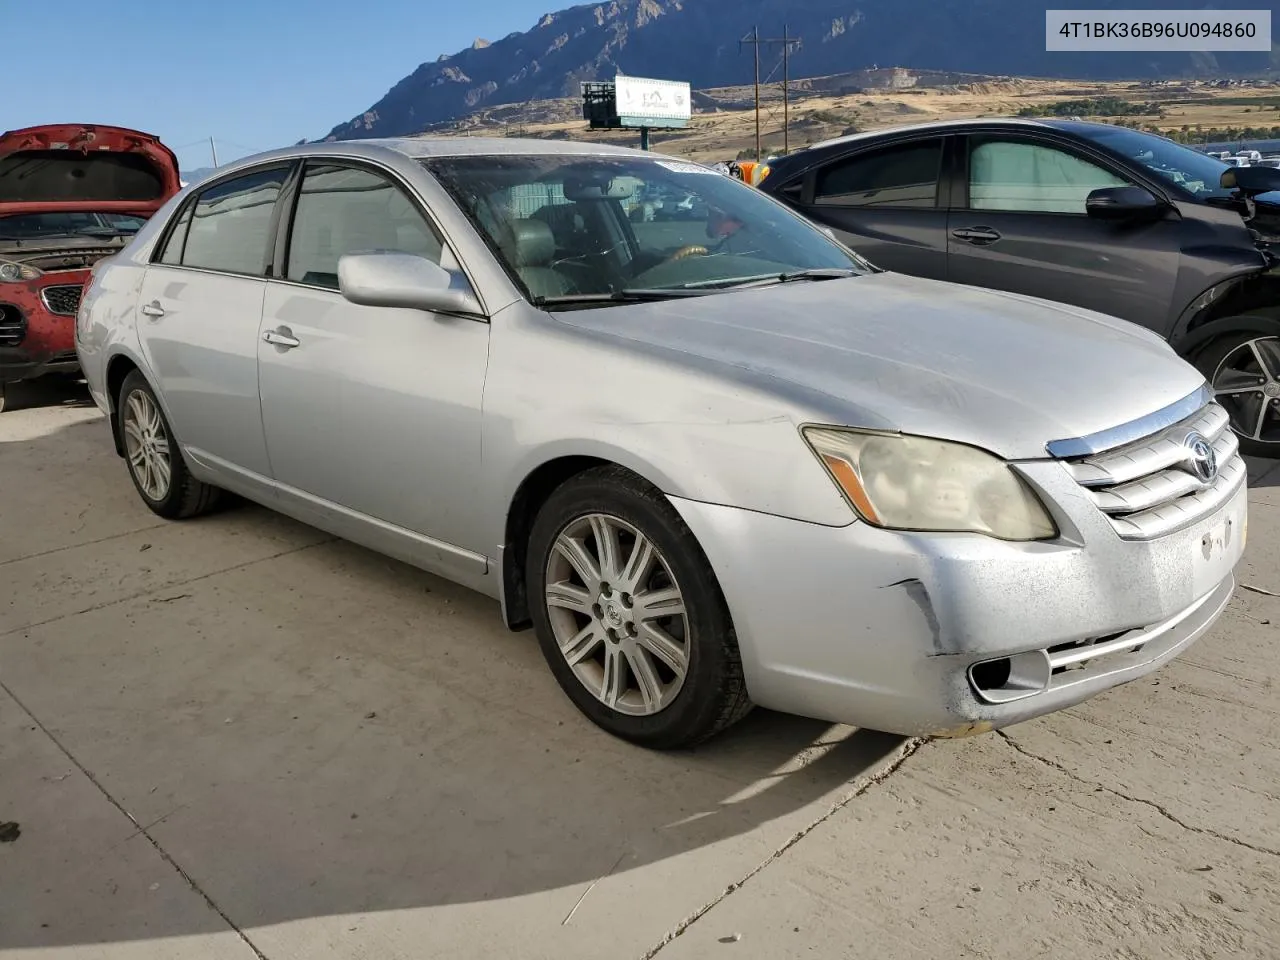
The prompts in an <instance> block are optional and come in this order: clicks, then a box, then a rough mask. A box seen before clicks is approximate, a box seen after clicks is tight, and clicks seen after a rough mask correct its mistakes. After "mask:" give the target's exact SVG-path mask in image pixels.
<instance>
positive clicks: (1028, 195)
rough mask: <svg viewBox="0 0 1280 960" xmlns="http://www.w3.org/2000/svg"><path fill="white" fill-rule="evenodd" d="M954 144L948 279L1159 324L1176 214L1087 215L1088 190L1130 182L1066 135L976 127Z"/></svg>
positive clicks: (1173, 253)
mask: <svg viewBox="0 0 1280 960" xmlns="http://www.w3.org/2000/svg"><path fill="white" fill-rule="evenodd" d="M961 144H962V151H961V161H962V162H961V171H960V176H959V177H958V181H959V183H958V186H957V189H956V190H955V191H954V193H955V203H954V204H953V209H952V210H951V212H950V216H949V218H948V228H949V237H948V247H947V249H948V265H947V269H948V278H949V279H951V280H954V281H956V282H958V283H967V284H972V285H974V286H979V287H993V288H995V289H997V290H1009V291H1011V292H1013V293H1024V294H1029V295H1031V296H1035V297H1043V298H1045V299H1047V300H1056V301H1059V302H1061V303H1069V304H1074V305H1075V306H1079V307H1085V308H1088V309H1090V310H1098V311H1100V312H1102V313H1107V314H1112V315H1113V316H1118V317H1122V318H1123V319H1126V320H1131V321H1134V322H1136V323H1141V324H1143V325H1144V326H1147V327H1151V328H1153V329H1161V328H1163V325H1164V324H1165V322H1166V319H1167V317H1168V313H1169V307H1170V300H1171V298H1172V295H1173V288H1174V281H1175V280H1176V279H1177V274H1178V259H1179V240H1180V233H1181V230H1180V227H1181V224H1180V222H1179V220H1178V218H1177V215H1176V214H1173V213H1171V214H1170V215H1169V217H1168V218H1167V219H1163V220H1159V221H1156V222H1154V223H1152V222H1146V223H1117V222H1111V221H1102V220H1095V219H1093V218H1092V217H1089V216H1088V215H1087V214H1086V213H1085V200H1086V199H1087V198H1088V196H1089V194H1090V193H1091V192H1092V191H1093V190H1096V189H1098V188H1100V187H1115V186H1124V185H1126V184H1130V183H1134V182H1135V181H1134V180H1133V178H1132V176H1131V175H1130V174H1128V173H1127V172H1126V171H1125V170H1123V169H1122V168H1120V167H1119V166H1118V165H1116V164H1113V163H1112V162H1111V161H1110V160H1109V159H1108V158H1106V157H1103V156H1100V155H1097V154H1094V153H1092V152H1091V151H1087V149H1086V148H1084V147H1081V146H1079V145H1076V144H1074V143H1073V142H1071V141H1068V140H1065V139H1059V138H1051V137H1046V136H1043V135H1038V134H1033V133H1019V132H996V133H989V134H988V133H974V134H970V135H969V136H968V137H967V138H963V139H962V140H961ZM1144 186H1145V185H1144Z"/></svg>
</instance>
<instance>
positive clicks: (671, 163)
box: [656, 160, 719, 176]
mask: <svg viewBox="0 0 1280 960" xmlns="http://www.w3.org/2000/svg"><path fill="white" fill-rule="evenodd" d="M656 162H657V164H658V166H660V167H665V168H666V169H668V170H670V171H672V172H673V173H709V174H712V175H713V176H719V174H717V173H716V172H715V171H714V170H712V169H711V168H710V167H701V166H699V165H698V164H696V163H684V162H682V161H680V160H658V161H656Z"/></svg>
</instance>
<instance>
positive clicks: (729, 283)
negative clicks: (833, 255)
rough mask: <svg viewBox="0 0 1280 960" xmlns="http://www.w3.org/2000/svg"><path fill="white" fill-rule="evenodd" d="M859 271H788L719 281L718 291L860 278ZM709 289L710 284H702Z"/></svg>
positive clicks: (828, 268) (822, 268) (834, 268)
mask: <svg viewBox="0 0 1280 960" xmlns="http://www.w3.org/2000/svg"><path fill="white" fill-rule="evenodd" d="M860 275H861V274H860V273H859V271H858V270H850V269H849V268H844V266H819V268H814V269H812V270H788V271H785V273H781V274H760V275H758V276H742V278H739V279H731V280H719V282H713V283H716V284H717V285H716V289H718V291H742V289H749V288H751V287H772V285H774V284H777V283H795V282H796V280H842V279H845V278H847V276H860ZM700 285H701V287H704V288H705V287H708V285H710V284H705V283H704V284H700Z"/></svg>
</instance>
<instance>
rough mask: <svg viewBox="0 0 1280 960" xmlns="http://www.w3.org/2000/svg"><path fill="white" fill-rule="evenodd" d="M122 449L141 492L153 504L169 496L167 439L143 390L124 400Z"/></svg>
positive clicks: (171, 470) (170, 477)
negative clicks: (123, 448) (153, 501)
mask: <svg viewBox="0 0 1280 960" xmlns="http://www.w3.org/2000/svg"><path fill="white" fill-rule="evenodd" d="M124 447H125V455H126V456H127V457H128V460H129V469H130V470H131V471H132V472H133V476H134V479H135V480H137V481H138V486H139V487H140V488H142V492H143V493H144V494H146V496H147V497H148V498H149V499H151V500H155V501H160V500H163V499H164V498H165V497H166V496H168V494H169V483H170V481H171V479H172V477H173V464H172V462H171V460H170V459H169V436H168V434H167V433H166V432H165V428H164V420H162V419H161V417H160V410H159V408H158V407H157V406H156V403H155V401H154V400H152V399H151V397H150V396H149V395H148V394H147V393H146V391H144V390H134V391H133V392H132V393H130V394H129V397H128V399H126V400H125V407H124Z"/></svg>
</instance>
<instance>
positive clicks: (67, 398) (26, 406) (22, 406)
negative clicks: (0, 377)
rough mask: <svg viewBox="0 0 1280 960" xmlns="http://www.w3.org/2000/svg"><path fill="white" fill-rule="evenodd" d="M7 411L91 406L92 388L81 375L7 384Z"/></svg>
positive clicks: (5, 399) (5, 407) (5, 404)
mask: <svg viewBox="0 0 1280 960" xmlns="http://www.w3.org/2000/svg"><path fill="white" fill-rule="evenodd" d="M3 389H4V404H3V407H4V412H3V413H0V416H4V414H5V413H16V412H17V411H19V410H30V409H33V408H36V407H68V406H69V407H92V406H93V399H92V398H91V397H90V396H89V387H88V385H87V384H86V383H85V382H84V380H82V379H81V378H80V377H79V376H78V375H77V376H72V375H67V376H62V375H50V376H47V377H39V378H37V379H35V380H19V381H18V382H17V383H6V384H5V385H4V388H3Z"/></svg>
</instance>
